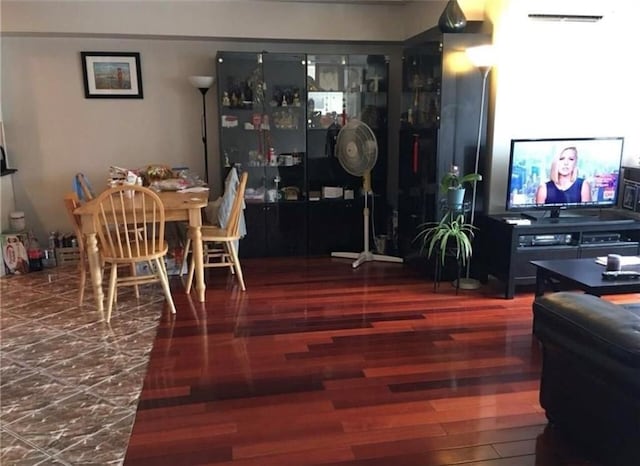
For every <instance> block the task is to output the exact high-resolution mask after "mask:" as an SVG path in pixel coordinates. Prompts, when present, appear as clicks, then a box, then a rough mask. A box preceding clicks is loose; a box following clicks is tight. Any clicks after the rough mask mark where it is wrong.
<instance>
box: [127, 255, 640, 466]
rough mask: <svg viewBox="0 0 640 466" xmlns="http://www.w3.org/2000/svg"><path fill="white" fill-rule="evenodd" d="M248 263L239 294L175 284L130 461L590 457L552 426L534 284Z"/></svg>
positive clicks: (287, 262)
mask: <svg viewBox="0 0 640 466" xmlns="http://www.w3.org/2000/svg"><path fill="white" fill-rule="evenodd" d="M243 266H244V271H245V280H246V283H247V291H246V292H242V291H239V289H238V287H237V286H235V284H234V280H233V279H232V277H231V276H230V275H226V274H225V273H224V272H219V271H215V273H212V274H211V275H209V276H208V280H207V281H208V283H209V286H208V289H207V302H206V304H200V303H196V302H195V301H193V300H192V299H191V298H189V297H188V296H186V295H184V293H182V292H181V291H180V284H179V283H178V282H177V281H176V280H175V279H174V282H173V283H172V286H173V288H174V291H175V292H174V295H175V303H176V307H177V309H178V313H177V316H176V317H175V318H174V319H172V318H170V317H169V315H168V314H167V313H166V312H165V314H164V316H163V320H162V323H161V325H160V327H159V330H158V335H157V337H156V340H155V344H154V348H153V350H152V354H151V360H150V363H149V368H148V371H147V375H146V378H145V381H144V388H143V391H142V395H141V399H140V402H139V405H138V410H137V415H136V420H135V424H134V427H133V433H132V436H131V439H130V443H129V447H128V451H127V455H126V460H125V464H127V465H154V466H157V465H195V464H216V465H221V464H233V465H260V466H266V465H307V464H333V465H394V466H400V465H451V464H464V465H474V466H480V465H483V466H527V465H536V466H552V465H575V466H577V465H587V464H589V465H594V464H597V463H596V462H595V461H590V460H589V458H588V456H586V454H585V453H584V452H583V451H581V448H580V447H578V446H574V445H571V444H570V443H568V442H567V441H566V440H565V439H564V438H563V436H562V434H561V432H558V431H557V430H555V429H553V428H550V427H547V422H546V418H545V415H544V413H543V411H542V409H541V407H540V405H539V403H538V383H539V382H538V378H539V370H540V357H539V349H538V345H537V342H536V341H535V338H534V337H533V336H532V335H531V323H532V319H531V303H532V300H533V295H532V293H530V292H524V293H522V292H521V293H518V294H517V297H516V299H513V300H505V299H503V298H502V296H503V288H502V285H501V284H499V283H492V282H490V283H489V284H488V285H486V286H483V287H482V288H481V289H480V290H477V291H461V292H460V294H459V295H457V296H456V294H455V289H454V288H453V287H451V286H450V284H449V283H443V284H442V285H441V286H440V288H439V290H438V292H436V293H434V292H433V284H432V282H431V280H430V279H428V278H427V277H425V276H423V275H422V274H421V273H419V272H418V271H417V270H415V269H413V268H410V267H408V266H403V265H397V264H387V263H368V264H365V265H363V266H361V267H360V268H358V269H356V270H353V269H352V268H351V264H350V261H347V260H337V259H333V260H332V259H328V258H311V259H305V258H291V259H254V260H244V261H243ZM611 299H612V300H614V301H616V300H617V301H618V302H627V301H634V300H637V299H638V295H625V296H617V297H612V298H611Z"/></svg>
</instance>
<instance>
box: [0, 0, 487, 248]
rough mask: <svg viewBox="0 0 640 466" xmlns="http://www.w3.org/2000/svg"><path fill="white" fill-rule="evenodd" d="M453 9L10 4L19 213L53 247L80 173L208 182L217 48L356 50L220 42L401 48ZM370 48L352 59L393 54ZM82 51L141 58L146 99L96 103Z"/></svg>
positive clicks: (5, 29) (6, 69) (5, 12)
mask: <svg viewBox="0 0 640 466" xmlns="http://www.w3.org/2000/svg"><path fill="white" fill-rule="evenodd" d="M444 3H445V2H444V1H440V2H438V1H435V2H434V1H430V2H426V3H415V4H414V3H408V4H404V5H388V4H385V5H370V4H364V5H353V4H339V3H338V4H327V3H319V4H311V3H305V4H295V3H290V2H277V3H268V2H249V1H232V2H231V1H205V2H191V1H182V0H178V1H168V0H167V1H146V0H145V1H106V2H105V1H100V0H94V1H72V0H64V1H55V0H47V1H29V0H18V1H15V0H3V1H2V4H1V8H2V10H1V12H2V16H1V20H2V34H3V36H2V42H1V50H0V54H1V55H0V56H1V58H2V68H1V78H2V80H1V86H2V96H4V98H3V99H2V110H3V113H4V117H5V124H6V130H7V138H8V140H9V141H10V146H11V161H12V164H13V166H14V167H15V168H18V170H19V171H18V173H17V174H16V175H14V186H15V192H16V208H17V209H19V210H24V211H25V213H26V217H27V222H28V224H29V227H30V228H32V229H33V230H34V232H35V233H36V234H37V235H38V236H39V237H41V238H42V239H45V238H46V232H47V231H50V230H61V231H66V230H69V226H68V221H67V218H66V217H65V213H64V210H63V206H62V203H61V201H60V199H62V196H63V194H64V193H65V192H67V191H68V190H69V189H70V188H71V180H72V177H73V175H74V173H76V172H78V171H81V172H84V173H85V174H86V175H87V176H88V177H89V179H90V180H91V182H92V184H93V185H94V187H95V188H97V189H98V190H100V189H102V188H104V186H105V182H106V176H107V171H108V168H109V166H111V165H117V166H124V167H133V168H140V167H144V166H145V165H147V164H149V163H166V164H169V165H171V166H179V165H184V166H188V167H190V168H192V169H194V170H195V171H196V172H198V173H202V172H203V170H204V162H203V147H202V142H201V139H200V116H201V111H202V103H201V95H200V93H199V92H198V91H197V90H195V89H193V88H192V87H191V86H190V85H189V84H188V82H187V76H189V75H192V74H214V69H215V68H214V58H215V55H216V53H217V51H218V50H248V51H256V50H263V49H265V50H271V51H274V52H275V51H296V52H304V51H308V52H313V51H317V52H324V53H327V52H333V51H336V53H340V50H346V48H345V47H346V45H335V46H327V45H324V46H323V45H322V44H321V43H307V44H304V45H300V42H297V41H287V42H263V41H260V42H257V41H251V42H249V41H238V40H236V41H233V40H217V39H215V38H219V37H226V38H234V37H235V38H237V37H240V38H261V39H263V38H268V37H275V38H278V39H283V38H289V39H300V40H303V39H304V40H311V39H323V40H326V41H341V43H342V44H346V43H347V42H344V41H347V40H365V41H376V42H380V41H400V40H402V39H404V38H405V37H407V36H410V35H414V34H417V33H419V32H421V31H422V30H424V29H427V28H429V27H432V26H433V25H434V24H435V23H436V22H437V18H438V16H439V14H440V12H441V11H442V9H443V8H444ZM467 3H468V4H469V7H468V8H469V11H470V14H469V15H468V17H469V19H478V15H481V14H482V12H481V9H480V10H478V8H477V7H473V6H471V5H474V4H477V3H478V1H477V0H467ZM461 4H463V5H464V2H461ZM231 18H233V19H231ZM399 43H400V42H395V44H396V45H395V47H396V48H399V45H398V44H399ZM363 44H364V45H360V46H358V45H355V46H354V47H356V48H355V49H353V48H351V50H356V51H357V50H360V53H366V52H368V53H388V51H389V50H388V49H384V48H380V47H373V46H372V45H367V43H366V42H364V43H363ZM357 47H360V48H359V49H358V48H357ZM81 51H136V52H140V54H141V62H142V80H143V88H144V99H142V100H137V99H132V100H125V99H105V100H101V99H85V98H84V93H83V83H82V70H81V66H80V52H81ZM396 58H397V57H396ZM395 68H397V66H396V67H395ZM216 104H217V102H216V94H215V91H213V90H212V91H210V92H209V93H208V94H207V113H208V135H209V146H208V147H209V157H210V161H209V170H210V179H211V180H212V182H213V183H214V191H213V193H212V194H213V196H215V195H217V194H218V192H219V186H217V185H216V184H215V183H216V181H217V180H219V178H220V177H219V173H218V170H219V157H218V140H217V130H216V128H217V105H216ZM396 140H397V139H396ZM396 145H397V144H396ZM0 214H1V215H3V216H6V215H7V214H8V212H1V213H0Z"/></svg>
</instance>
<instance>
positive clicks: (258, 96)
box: [253, 81, 264, 104]
mask: <svg viewBox="0 0 640 466" xmlns="http://www.w3.org/2000/svg"><path fill="white" fill-rule="evenodd" d="M253 101H254V102H255V103H256V104H262V102H264V84H263V83H262V81H258V82H257V83H256V91H255V92H254V93H253Z"/></svg>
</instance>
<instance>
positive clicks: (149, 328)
mask: <svg viewBox="0 0 640 466" xmlns="http://www.w3.org/2000/svg"><path fill="white" fill-rule="evenodd" d="M77 283H78V273H77V270H76V268H75V267H74V266H65V267H58V268H55V269H49V270H45V271H42V272H33V273H29V274H26V275H16V276H10V277H2V278H1V279H0V329H1V330H0V350H1V354H2V359H1V360H0V369H1V370H0V394H1V399H0V464H6V465H9V464H11V465H14V464H28V465H38V464H79V463H82V464H89V463H92V464H101V465H106V464H121V463H122V461H123V458H124V454H125V452H126V448H127V444H128V441H129V436H130V433H131V427H132V425H133V421H134V418H135V414H136V406H137V402H138V397H139V394H140V390H141V388H142V382H143V379H144V375H145V371H146V368H147V363H148V359H149V358H148V356H149V352H150V351H151V347H152V345H153V340H154V338H155V335H156V330H157V326H158V320H159V318H160V316H161V313H162V312H163V311H164V310H165V301H164V296H163V294H162V290H161V288H160V287H159V286H155V285H153V286H148V287H144V289H141V293H140V295H141V298H140V299H139V300H138V299H136V298H135V295H134V293H133V290H132V289H126V288H125V289H123V290H122V291H120V292H119V295H118V307H117V309H115V310H114V315H113V317H112V319H111V325H107V324H106V323H105V322H104V321H101V318H100V313H99V312H98V311H97V309H96V308H95V306H94V305H93V295H92V294H91V292H89V291H88V290H87V293H86V295H85V303H84V305H83V306H82V308H80V307H78V304H77V296H78V295H77ZM88 288H89V287H88Z"/></svg>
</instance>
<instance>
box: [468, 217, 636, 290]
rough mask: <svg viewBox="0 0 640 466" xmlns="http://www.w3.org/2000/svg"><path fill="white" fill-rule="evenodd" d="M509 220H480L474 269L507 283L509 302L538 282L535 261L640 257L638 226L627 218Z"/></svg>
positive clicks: (500, 218) (503, 218)
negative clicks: (520, 290)
mask: <svg viewBox="0 0 640 466" xmlns="http://www.w3.org/2000/svg"><path fill="white" fill-rule="evenodd" d="M508 217H509V216H502V215H486V216H484V215H483V216H480V217H479V218H478V232H477V235H476V239H475V241H474V254H473V262H472V266H473V267H474V268H475V270H476V271H477V273H478V274H479V275H480V276H481V277H483V278H484V279H486V278H487V276H488V275H493V276H495V277H496V278H498V279H499V280H501V281H503V282H504V283H505V297H506V298H513V296H514V294H515V288H516V286H518V285H532V284H534V283H535V280H536V268H535V267H534V266H533V265H531V264H530V261H533V260H555V259H579V258H588V257H593V258H595V257H600V256H606V255H607V254H621V255H626V256H630V255H637V254H638V252H639V249H638V247H639V244H640V222H638V221H636V220H633V219H628V218H611V216H609V217H606V218H603V219H599V220H598V219H594V220H589V219H588V218H587V219H586V221H585V218H582V219H581V218H577V219H576V220H574V221H573V222H572V221H571V218H568V219H567V221H565V222H562V223H544V222H534V223H532V224H530V225H515V224H511V223H508V222H507V218H508ZM511 217H512V216H511Z"/></svg>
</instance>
